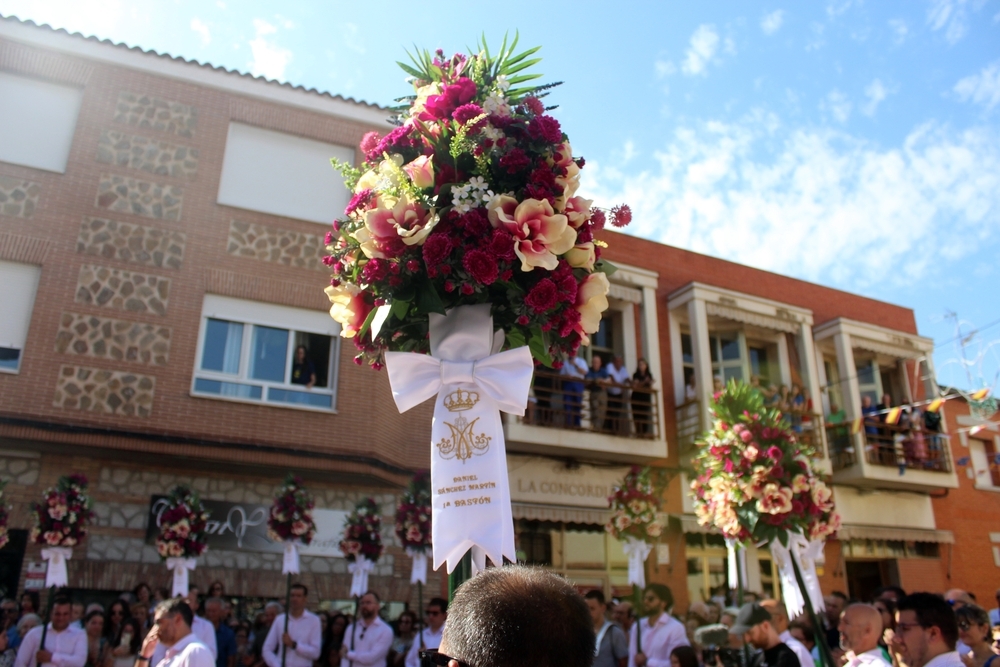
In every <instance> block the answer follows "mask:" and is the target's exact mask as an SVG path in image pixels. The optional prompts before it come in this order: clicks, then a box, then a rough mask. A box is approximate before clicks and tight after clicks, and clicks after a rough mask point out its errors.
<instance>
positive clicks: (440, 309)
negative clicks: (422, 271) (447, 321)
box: [417, 282, 444, 315]
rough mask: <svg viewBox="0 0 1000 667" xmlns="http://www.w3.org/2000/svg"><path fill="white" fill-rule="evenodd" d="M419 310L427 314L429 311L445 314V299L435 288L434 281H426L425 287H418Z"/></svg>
mask: <svg viewBox="0 0 1000 667" xmlns="http://www.w3.org/2000/svg"><path fill="white" fill-rule="evenodd" d="M417 312H419V313H422V314H424V315H427V314H428V313H440V314H442V315H444V301H442V300H441V295H440V294H438V292H437V290H436V289H434V283H430V282H428V283H424V285H423V287H420V288H418V289H417Z"/></svg>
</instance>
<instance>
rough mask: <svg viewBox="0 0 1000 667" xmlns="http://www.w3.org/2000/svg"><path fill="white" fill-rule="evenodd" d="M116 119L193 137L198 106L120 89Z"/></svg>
mask: <svg viewBox="0 0 1000 667" xmlns="http://www.w3.org/2000/svg"><path fill="white" fill-rule="evenodd" d="M115 120H116V121H118V122H120V123H127V124H128V125H135V126H136V127H147V128H150V129H153V130H159V131H160V132H170V133H171V134H176V135H177V136H179V137H193V136H194V131H195V128H196V127H197V125H198V109H196V108H195V107H193V106H189V105H187V104H181V103H180V102H173V101H171V100H163V99H160V98H157V97H152V96H150V95H140V94H139V93H132V92H128V91H122V92H121V93H119V94H118V105H117V106H116V107H115Z"/></svg>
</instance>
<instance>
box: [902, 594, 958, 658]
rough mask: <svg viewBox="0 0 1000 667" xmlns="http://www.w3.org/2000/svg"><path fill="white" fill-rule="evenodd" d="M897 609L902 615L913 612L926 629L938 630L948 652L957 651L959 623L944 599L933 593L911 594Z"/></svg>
mask: <svg viewBox="0 0 1000 667" xmlns="http://www.w3.org/2000/svg"><path fill="white" fill-rule="evenodd" d="M896 609H897V610H898V611H899V612H900V613H901V612H904V611H912V612H913V613H914V614H915V615H916V617H917V622H918V623H920V626H921V627H922V628H924V629H928V628H933V627H936V628H938V629H939V630H940V631H941V639H942V640H943V641H944V643H945V645H946V646H947V647H948V650H949V651H954V650H955V644H956V642H958V621H957V620H956V619H955V612H954V611H952V609H951V606H950V605H949V604H948V603H947V602H946V601H945V599H944V598H943V597H941V596H940V595H934V594H933V593H911V594H910V595H907V596H906V597H904V598H903V599H902V600H900V601H899V603H898V604H897V605H896Z"/></svg>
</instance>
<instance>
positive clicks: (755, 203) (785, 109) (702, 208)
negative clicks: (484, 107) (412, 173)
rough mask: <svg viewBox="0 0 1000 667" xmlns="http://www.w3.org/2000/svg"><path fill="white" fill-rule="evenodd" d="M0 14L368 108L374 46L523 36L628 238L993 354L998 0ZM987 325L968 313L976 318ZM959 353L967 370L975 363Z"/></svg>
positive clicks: (45, 6) (39, 7)
mask: <svg viewBox="0 0 1000 667" xmlns="http://www.w3.org/2000/svg"><path fill="white" fill-rule="evenodd" d="M0 14H4V15H15V16H18V17H20V18H24V19H32V20H35V21H37V22H45V23H49V24H51V25H53V26H55V27H61V28H66V29H68V30H70V31H79V32H82V33H84V34H88V35H96V36H98V37H102V38H109V39H112V40H114V41H121V42H125V43H127V44H129V45H133V46H140V47H142V48H146V49H154V50H156V51H161V52H167V53H170V54H173V55H178V56H183V57H186V58H192V59H195V60H199V61H202V62H210V63H213V64H216V65H222V66H225V67H228V68H232V69H237V70H240V71H247V72H252V73H254V74H258V75H263V76H266V77H269V78H275V79H278V80H282V81H289V82H291V83H295V84H302V85H305V86H307V87H315V88H318V89H320V90H326V91H330V92H333V93H340V94H343V95H346V96H351V97H355V98H357V99H361V100H366V101H370V102H377V103H380V104H389V103H391V102H392V100H393V99H394V98H395V97H397V96H399V95H402V94H406V93H407V92H409V90H408V87H407V85H406V83H405V82H404V80H403V74H402V72H401V71H400V70H399V69H398V68H397V67H396V65H395V61H396V60H400V59H405V52H404V49H405V48H407V47H412V45H414V44H416V45H418V46H420V47H425V48H430V49H433V48H438V47H440V48H443V49H444V50H445V51H446V52H453V51H457V50H463V49H464V47H466V46H472V45H474V42H475V41H476V39H477V37H478V36H479V35H480V34H481V33H483V32H485V34H486V36H487V38H488V39H489V40H490V41H491V43H492V42H499V40H500V39H501V38H502V36H503V34H504V32H505V31H510V32H513V31H514V30H519V31H520V35H521V43H522V44H523V45H525V46H534V45H537V44H540V45H542V46H543V49H542V52H541V54H540V55H542V56H544V61H543V62H542V63H541V65H540V66H539V67H538V70H539V71H541V72H543V73H544V74H545V80H547V81H564V82H565V84H564V85H563V86H561V87H560V88H558V89H556V90H555V91H554V93H553V95H552V96H551V98H549V99H550V101H551V102H552V103H555V104H559V105H560V109H559V110H558V111H556V112H555V113H556V115H557V117H558V118H559V119H560V121H561V122H562V125H563V128H564V130H565V131H566V132H567V133H569V135H570V137H571V139H572V141H573V146H574V152H575V153H576V154H578V155H583V156H585V157H586V158H587V163H588V166H587V169H585V170H584V173H585V174H586V175H585V182H584V190H585V193H584V194H589V195H591V196H595V197H597V198H598V199H599V201H600V202H602V203H606V204H611V203H615V202H618V201H627V202H628V203H630V204H631V205H632V208H633V210H634V212H635V222H633V225H632V227H631V228H630V230H629V231H630V232H631V233H634V234H637V235H640V236H644V237H648V238H653V239H657V240H660V241H663V242H665V243H670V244H673V245H677V246H681V247H685V248H689V249H692V250H695V251H698V252H704V253H708V254H712V255H717V256H721V257H725V258H727V259H731V260H734V261H738V262H742V263H745V264H750V265H752V266H757V267H760V268H764V269H768V270H772V271H776V272H778V273H782V274H786V275H791V276H795V277H799V278H804V279H807V280H811V281H815V282H819V283H822V284H825V285H830V286H833V287H838V288H841V289H845V290H849V291H852V292H858V293H861V294H865V295H867V296H871V297H874V298H878V299H882V300H885V301H889V302H892V303H897V304H901V305H904V306H907V307H910V308H913V309H914V311H915V313H916V318H917V325H918V327H919V329H920V332H921V333H922V334H924V335H926V336H930V337H932V338H934V339H935V341H937V342H939V343H941V345H940V346H939V347H938V348H937V350H936V352H935V363H936V366H937V369H938V375H939V379H940V380H941V381H942V382H944V383H949V384H958V385H960V386H967V385H969V384H970V381H969V380H968V378H967V373H966V370H965V369H964V368H963V367H962V365H961V364H960V363H959V362H958V360H959V358H960V353H959V350H958V348H957V347H956V344H955V343H954V341H953V339H954V338H955V334H956V329H955V321H954V320H953V319H949V318H948V317H947V313H949V312H954V313H957V314H958V316H959V318H960V319H961V320H962V321H964V322H965V323H966V324H965V325H964V329H963V332H964V333H969V332H970V331H971V330H972V329H973V328H977V327H981V328H983V330H982V331H980V332H979V333H978V334H977V335H976V336H974V337H973V338H972V339H971V340H970V342H969V344H968V346H967V352H966V355H967V358H968V359H969V361H970V362H972V368H971V369H970V371H971V374H972V384H975V385H977V386H978V385H979V380H978V376H979V375H983V376H984V377H985V379H986V381H987V382H988V383H991V384H992V382H993V380H994V378H995V375H996V373H997V372H998V368H1000V342H998V343H997V344H996V345H993V346H992V347H991V346H990V343H992V342H993V341H1000V296H998V290H997V285H998V282H1000V269H998V266H997V265H998V257H1000V123H998V121H1000V0H907V1H905V2H891V1H888V0H884V1H879V2H874V1H872V0H869V1H868V2H863V1H858V0H834V1H832V2H829V3H825V4H824V3H823V2H809V3H805V2H794V3H793V2H788V0H784V1H781V0H778V1H771V0H769V1H768V2H763V3H761V2H756V1H751V0H747V1H743V2H722V1H718V2H712V3H692V2H655V3H654V2H643V3H639V2H627V1H626V2H614V3H609V2H591V1H578V2H562V1H548V2H537V1H535V2H520V1H510V2H505V3H503V4H502V5H496V4H492V3H483V4H482V5H479V4H477V3H467V2H466V3H453V2H437V3H423V4H421V3H416V4H415V3H402V2H395V1H386V0H383V1H381V2H378V3H359V2H332V1H326V2H318V1H307V0H303V1H300V2H295V3H290V2H286V3H277V2H260V1H257V2H254V1H237V0H219V1H215V2H213V1H211V0H201V1H197V2H195V1H193V0H159V1H154V0H128V1H127V2H126V1H125V0H0ZM991 324H992V325H993V326H991V327H989V328H986V325H991ZM977 361H978V362H979V363H976V362H977Z"/></svg>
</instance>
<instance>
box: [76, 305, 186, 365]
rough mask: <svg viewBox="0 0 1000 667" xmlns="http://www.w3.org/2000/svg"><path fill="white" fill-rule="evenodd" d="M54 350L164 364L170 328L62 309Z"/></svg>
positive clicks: (166, 357) (168, 351)
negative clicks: (64, 311)
mask: <svg viewBox="0 0 1000 667" xmlns="http://www.w3.org/2000/svg"><path fill="white" fill-rule="evenodd" d="M56 352H61V353H63V354H79V355H84V356H89V357H97V358H100V359H113V360H115V361H133V362H137V363H142V364H150V365H153V366H165V365H166V364H167V360H168V359H169V357H170V328H169V327H161V326H154V325H152V324H142V323H139V322H129V321H126V320H116V319H111V318H108V317H97V316H94V315H81V314H79V313H63V314H62V317H61V318H60V321H59V333H57V334H56Z"/></svg>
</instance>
